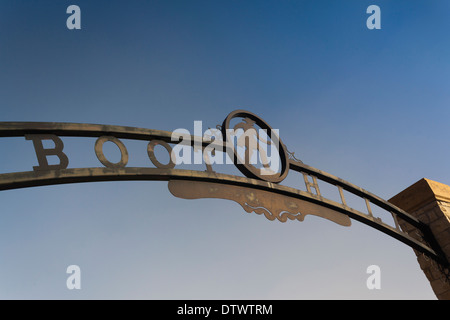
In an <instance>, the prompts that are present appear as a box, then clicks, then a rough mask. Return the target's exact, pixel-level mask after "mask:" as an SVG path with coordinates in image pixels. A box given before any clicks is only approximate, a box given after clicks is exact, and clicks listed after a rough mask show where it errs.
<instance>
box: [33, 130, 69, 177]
mask: <svg viewBox="0 0 450 320" xmlns="http://www.w3.org/2000/svg"><path fill="white" fill-rule="evenodd" d="M25 139H27V140H31V141H33V145H34V151H35V152H36V157H37V159H38V163H39V165H38V166H36V167H33V170H34V171H46V170H60V169H66V168H67V166H68V165H69V158H67V155H66V154H65V153H64V152H63V151H62V150H63V149H64V144H63V142H62V140H61V139H60V138H59V137H58V136H55V135H54V134H29V135H25ZM42 140H52V141H53V142H54V143H55V147H54V148H52V149H45V148H44V146H43V145H42ZM47 156H57V157H58V158H59V164H48V161H47Z"/></svg>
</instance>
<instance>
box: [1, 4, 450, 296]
mask: <svg viewBox="0 0 450 320" xmlns="http://www.w3.org/2000/svg"><path fill="white" fill-rule="evenodd" d="M71 4H77V5H78V6H79V7H80V8H81V30H68V29H67V28H66V19H67V17H68V16H69V15H68V14H66V8H67V7H68V6H69V5H71ZM371 4H377V5H378V6H379V7H380V8H381V26H382V28H381V29H380V30H369V29H367V27H366V19H367V17H368V16H369V15H368V14H366V8H367V7H368V6H369V5H371ZM449 10H450V2H448V1H444V0H442V1H439V0H433V1H381V0H380V1H378V0H377V1H365V0H346V1H313V0H309V1H300V0H296V1H294V0H291V1H232V0H229V1H194V0H189V1H17V0H16V1H12V0H4V1H1V3H0V110H1V114H0V121H46V122H50V121H61V122H80V123H100V124H116V125H126V126H136V127H143V128H151V129H160V130H174V129H176V128H187V129H190V130H192V129H193V121H194V120H202V121H203V122H204V123H205V125H208V126H211V127H213V126H215V125H216V124H219V123H221V122H222V121H223V119H224V118H225V117H226V115H227V114H228V113H229V112H231V111H232V110H235V109H240V108H242V109H246V110H249V111H251V112H254V113H256V114H258V115H260V116H261V117H262V118H263V119H265V120H266V121H267V122H268V123H269V124H270V125H271V126H272V127H273V128H278V129H279V130H280V135H281V137H282V139H283V142H284V143H285V144H286V145H287V147H288V149H289V150H290V151H295V155H296V156H297V157H298V158H300V159H302V160H303V161H304V162H305V163H307V164H309V165H311V166H314V167H316V168H319V169H321V170H324V171H327V172H329V173H331V174H334V175H336V176H338V177H340V178H343V179H345V180H348V181H350V182H352V183H354V184H356V185H358V186H361V187H362V188H364V189H367V190H369V191H371V192H373V193H375V194H377V195H379V196H381V197H382V198H384V199H388V198H390V197H392V196H393V195H395V194H397V193H398V192H400V191H401V190H403V189H405V188H406V187H408V186H409V185H411V184H413V183H414V182H416V181H417V180H419V179H421V178H423V177H425V178H429V179H432V180H436V181H439V182H442V183H445V184H450V170H449V169H450V142H449V141H450V139H449V138H450V131H449V129H448V123H449V121H448V119H449V118H450V108H449V107H448V103H449V101H450V90H448V85H449V80H450V79H449V75H450V73H449V71H450V70H449V68H450V62H449V59H448V57H449V56H450V40H449V37H448V30H449V29H450V20H449V19H448V12H449ZM64 141H65V143H66V148H67V150H69V149H70V148H72V149H70V150H73V151H72V153H71V154H70V155H69V156H70V159H71V164H70V166H71V167H75V166H78V165H80V166H83V165H85V164H86V165H88V166H99V165H100V164H99V163H98V162H96V159H95V156H94V153H93V141H95V140H92V142H91V144H88V146H87V147H85V144H81V142H78V141H77V140H76V139H65V140H64ZM71 143H72V145H71ZM0 152H1V153H0V156H1V161H0V171H1V172H12V171H29V170H32V166H33V165H36V160H35V155H34V151H33V148H32V146H31V143H30V142H29V141H25V139H23V138H14V139H5V138H2V139H0ZM68 152H70V151H68ZM143 154H144V153H143ZM144 155H145V154H144ZM130 161H131V160H130ZM0 203H1V204H2V205H1V213H0V261H1V262H0V298H2V299H11V298H30V299H35V298H44V299H46V298H62V299H79V298H84V299H91V298H115V299H121V298H138V299H141V298H142V299H172V298H177V299H195V298H198V299H308V298H312V299H316V298H318V299H334V298H340V299H435V296H434V294H433V292H432V290H431V287H430V286H429V284H428V281H427V280H426V278H425V276H424V275H423V273H422V271H421V270H420V267H419V265H418V264H417V262H416V258H415V256H414V253H413V251H412V249H410V248H409V247H407V246H406V245H404V244H402V243H400V242H398V241H396V240H394V239H392V238H390V237H388V236H386V235H384V234H382V233H380V232H377V231H375V230H373V229H371V228H369V227H368V226H365V225H362V224H360V223H358V222H355V221H354V222H353V225H352V227H350V228H344V227H341V226H338V225H335V224H333V223H331V222H329V221H326V220H321V219H318V218H314V217H308V218H306V219H305V221H304V222H302V223H300V222H288V223H285V224H282V223H277V222H270V221H268V220H266V219H265V218H264V217H261V216H257V215H255V214H247V213H245V212H244V211H243V210H242V208H241V207H240V206H239V205H237V204H235V203H232V202H227V201H225V200H198V201H189V200H182V199H178V198H174V197H173V196H172V195H170V193H169V192H168V190H167V187H166V182H105V183H90V184H78V185H63V186H49V187H41V188H30V189H21V190H12V191H2V192H0ZM71 264H76V265H79V266H80V268H81V272H82V289H81V290H72V291H70V290H68V289H67V288H66V278H67V277H68V275H67V274H66V273H65V270H66V268H67V266H68V265H71ZM372 264H377V265H379V266H380V268H381V272H382V277H381V281H382V288H381V290H368V289H367V287H366V279H367V277H368V275H367V274H366V268H367V267H368V266H369V265H372Z"/></svg>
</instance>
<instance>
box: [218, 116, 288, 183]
mask: <svg viewBox="0 0 450 320" xmlns="http://www.w3.org/2000/svg"><path fill="white" fill-rule="evenodd" d="M234 118H248V119H250V120H252V121H254V122H255V124H256V125H258V126H259V127H260V128H262V129H264V130H266V131H267V136H268V137H269V138H270V139H271V140H272V141H274V137H276V140H278V143H277V150H278V155H279V158H280V163H281V171H280V172H277V173H275V174H262V172H261V171H262V170H261V169H260V168H257V167H255V166H253V165H251V164H250V163H248V162H247V161H245V159H244V161H243V162H242V161H240V160H239V159H240V157H239V155H238V151H237V148H235V147H234V142H233V141H230V140H229V139H230V136H229V134H228V132H230V131H229V130H232V131H234V129H232V128H230V122H231V120H232V119H234ZM221 129H222V135H223V136H224V139H225V141H226V142H227V144H226V146H227V153H228V154H229V156H230V157H231V158H232V159H233V162H234V164H235V165H236V167H237V168H238V169H239V171H240V172H241V173H242V174H244V175H245V176H246V177H248V178H254V179H260V180H265V181H268V182H272V183H279V182H281V181H283V180H284V178H286V176H287V174H288V171H289V161H288V156H287V151H286V148H285V147H284V144H283V143H282V142H281V139H280V138H279V137H278V136H277V135H276V133H275V132H274V131H273V129H272V128H271V127H270V126H269V125H268V124H267V123H266V122H265V121H264V120H262V119H261V118H259V117H258V116H257V115H255V114H253V113H251V112H248V111H245V110H236V111H233V112H231V113H230V114H229V115H228V116H227V117H226V118H225V120H224V121H223V123H222V128H221ZM246 141H248V140H246ZM230 144H231V146H230ZM230 147H231V148H232V152H231V151H230ZM244 158H247V157H244Z"/></svg>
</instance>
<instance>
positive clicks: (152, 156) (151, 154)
mask: <svg viewBox="0 0 450 320" xmlns="http://www.w3.org/2000/svg"><path fill="white" fill-rule="evenodd" d="M158 144H159V145H161V146H163V147H164V148H165V149H166V150H167V152H168V153H169V163H168V164H162V163H161V162H159V161H158V159H156V156H155V146H157V145H158ZM147 153H148V157H149V158H150V160H151V161H152V163H153V164H154V165H155V167H157V168H160V169H173V168H174V167H175V162H174V161H173V159H172V157H173V158H175V155H172V147H171V146H170V145H169V144H168V143H167V142H165V141H162V140H152V141H150V142H149V143H148V146H147Z"/></svg>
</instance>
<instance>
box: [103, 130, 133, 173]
mask: <svg viewBox="0 0 450 320" xmlns="http://www.w3.org/2000/svg"><path fill="white" fill-rule="evenodd" d="M106 141H111V142H112V143H114V144H115V145H116V146H117V147H118V148H119V150H120V161H119V162H117V163H112V162H110V161H109V160H108V159H106V157H105V155H104V154H103V144H104V143H105V142H106ZM95 154H96V156H97V159H98V160H99V161H100V162H101V163H102V164H103V165H104V166H105V167H107V168H125V166H126V165H127V163H128V151H127V148H125V145H124V144H123V143H122V141H120V140H119V139H117V138H116V137H111V136H101V137H100V138H98V139H97V141H95Z"/></svg>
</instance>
